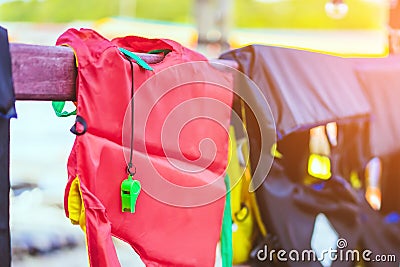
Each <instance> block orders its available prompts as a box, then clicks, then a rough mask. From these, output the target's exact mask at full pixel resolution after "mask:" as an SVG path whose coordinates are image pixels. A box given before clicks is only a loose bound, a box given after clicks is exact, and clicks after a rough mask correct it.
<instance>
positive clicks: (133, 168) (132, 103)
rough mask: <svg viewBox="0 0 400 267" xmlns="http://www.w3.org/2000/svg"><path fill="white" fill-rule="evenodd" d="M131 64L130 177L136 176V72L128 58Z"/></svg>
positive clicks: (127, 169)
mask: <svg viewBox="0 0 400 267" xmlns="http://www.w3.org/2000/svg"><path fill="white" fill-rule="evenodd" d="M127 59H128V61H129V64H130V66H131V99H132V100H131V141H130V142H131V145H130V155H129V163H128V166H127V168H126V171H127V172H128V174H129V175H131V176H134V175H135V174H136V166H135V165H133V163H132V161H133V143H134V127H135V91H134V82H133V78H134V71H133V63H132V60H131V59H130V58H128V57H127Z"/></svg>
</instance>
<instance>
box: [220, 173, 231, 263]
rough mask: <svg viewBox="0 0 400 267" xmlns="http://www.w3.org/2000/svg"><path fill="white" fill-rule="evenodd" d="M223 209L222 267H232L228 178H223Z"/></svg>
mask: <svg viewBox="0 0 400 267" xmlns="http://www.w3.org/2000/svg"><path fill="white" fill-rule="evenodd" d="M225 187H226V197H225V209H224V216H223V219H222V231H221V257H222V267H232V258H233V248H232V213H231V193H230V188H231V187H230V184H229V176H228V175H226V176H225Z"/></svg>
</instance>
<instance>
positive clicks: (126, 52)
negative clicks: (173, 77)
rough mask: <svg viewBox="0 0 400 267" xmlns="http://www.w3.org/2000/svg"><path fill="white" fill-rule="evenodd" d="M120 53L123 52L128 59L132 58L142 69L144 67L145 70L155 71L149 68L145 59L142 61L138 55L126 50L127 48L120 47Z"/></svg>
mask: <svg viewBox="0 0 400 267" xmlns="http://www.w3.org/2000/svg"><path fill="white" fill-rule="evenodd" d="M119 51H121V53H122V54H124V55H125V56H127V57H130V58H131V59H133V60H134V61H135V62H136V64H138V65H139V66H140V67H142V68H143V69H145V70H153V68H152V67H150V66H149V64H147V63H146V61H144V60H143V59H141V58H140V57H139V56H138V55H136V54H134V53H132V52H131V51H129V50H126V49H125V48H122V47H120V48H119Z"/></svg>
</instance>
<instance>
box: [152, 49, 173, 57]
mask: <svg viewBox="0 0 400 267" xmlns="http://www.w3.org/2000/svg"><path fill="white" fill-rule="evenodd" d="M171 51H172V50H171V49H154V50H151V51H149V52H147V54H161V53H163V54H164V56H166V55H167V54H168V53H169V52H171Z"/></svg>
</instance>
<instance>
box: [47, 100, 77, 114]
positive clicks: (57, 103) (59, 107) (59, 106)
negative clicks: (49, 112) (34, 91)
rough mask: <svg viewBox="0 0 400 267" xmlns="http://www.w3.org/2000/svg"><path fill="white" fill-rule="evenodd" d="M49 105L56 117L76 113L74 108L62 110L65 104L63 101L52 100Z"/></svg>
mask: <svg viewBox="0 0 400 267" xmlns="http://www.w3.org/2000/svg"><path fill="white" fill-rule="evenodd" d="M51 105H52V106H53V109H54V112H55V113H56V115H57V117H68V116H71V115H76V109H75V110H74V111H66V110H63V109H64V106H65V101H53V102H52V103H51Z"/></svg>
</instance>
